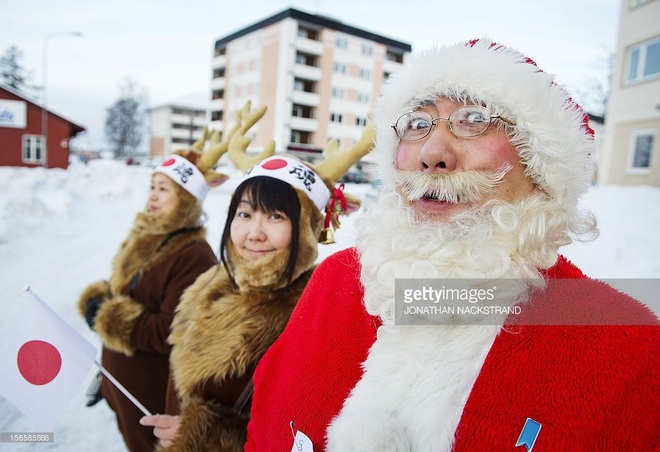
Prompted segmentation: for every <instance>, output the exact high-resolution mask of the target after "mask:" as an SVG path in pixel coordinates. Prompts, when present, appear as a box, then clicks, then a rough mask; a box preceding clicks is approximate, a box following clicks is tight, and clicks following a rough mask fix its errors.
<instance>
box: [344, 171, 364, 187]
mask: <svg viewBox="0 0 660 452" xmlns="http://www.w3.org/2000/svg"><path fill="white" fill-rule="evenodd" d="M339 182H344V183H351V184H362V183H364V182H366V179H365V177H364V174H362V171H360V170H348V171H346V172H345V173H344V175H343V176H342V177H341V178H339Z"/></svg>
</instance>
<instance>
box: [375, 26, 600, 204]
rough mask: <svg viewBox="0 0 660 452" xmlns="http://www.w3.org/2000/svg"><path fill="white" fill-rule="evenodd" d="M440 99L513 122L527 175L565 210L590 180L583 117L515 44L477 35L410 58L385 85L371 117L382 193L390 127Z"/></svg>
mask: <svg viewBox="0 0 660 452" xmlns="http://www.w3.org/2000/svg"><path fill="white" fill-rule="evenodd" d="M438 97H449V98H452V99H454V100H457V101H465V100H467V101H471V102H475V103H481V104H483V105H485V106H486V107H487V108H488V109H489V110H491V112H492V113H493V114H502V115H503V116H505V117H507V118H509V119H511V120H512V121H514V122H515V123H516V126H515V127H514V129H513V132H514V134H513V135H512V137H511V142H512V143H513V144H514V145H515V146H516V148H517V149H518V154H519V155H520V158H521V161H522V162H523V163H524V164H525V165H526V166H527V174H528V175H529V176H530V177H531V179H532V180H533V181H534V182H535V183H536V185H537V186H538V187H539V188H540V189H541V190H543V191H544V192H545V193H546V194H547V195H548V196H550V197H552V198H553V199H555V200H557V201H558V202H560V203H561V204H562V205H565V206H567V207H568V208H574V207H575V206H576V205H577V200H578V198H579V197H580V195H582V194H583V193H584V192H586V190H587V188H588V187H589V185H590V182H591V177H592V174H593V165H594V161H593V158H594V151H595V147H594V146H595V145H594V140H593V131H592V130H591V129H590V128H589V127H588V124H587V119H588V118H587V117H586V115H585V114H584V112H583V111H582V109H581V108H580V106H579V105H577V104H576V103H575V102H574V101H573V100H572V99H571V97H570V95H569V94H568V92H567V91H566V90H565V89H564V88H563V87H562V86H560V85H558V84H557V83H556V82H555V80H554V78H553V77H552V76H551V75H550V74H548V73H546V72H543V71H541V70H540V69H539V68H538V66H536V64H535V63H534V62H533V61H532V60H530V59H529V58H527V57H525V56H524V55H522V54H521V53H520V52H518V51H517V50H515V49H512V48H509V47H505V46H502V45H499V44H496V43H494V42H493V41H491V40H489V39H479V40H477V41H472V42H470V43H459V44H454V45H451V46H443V47H433V48H431V49H429V50H427V51H425V52H422V53H419V54H416V55H413V56H412V57H411V58H410V60H409V61H408V62H407V64H406V66H405V67H403V68H401V69H400V70H399V71H398V72H395V73H394V74H393V75H392V76H391V77H390V78H389V79H388V81H387V83H386V84H385V85H384V87H383V91H382V96H381V98H380V99H379V101H378V102H379V103H378V108H377V109H376V111H375V117H374V122H375V125H376V129H377V137H376V148H375V151H374V155H375V156H376V159H377V160H378V163H379V171H380V173H381V174H380V177H381V178H382V180H383V188H384V190H393V189H394V166H393V160H394V155H395V153H396V150H397V147H398V144H399V140H398V138H397V136H396V135H395V133H394V131H393V130H392V128H391V127H390V126H391V125H392V124H394V123H395V121H396V119H397V118H398V117H399V116H400V115H401V114H403V113H405V112H407V111H411V110H414V109H416V108H419V107H420V106H421V105H422V104H424V103H426V102H429V101H435V99H437V98H438Z"/></svg>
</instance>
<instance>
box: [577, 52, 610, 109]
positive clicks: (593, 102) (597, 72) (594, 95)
mask: <svg viewBox="0 0 660 452" xmlns="http://www.w3.org/2000/svg"><path fill="white" fill-rule="evenodd" d="M613 70H614V53H612V52H610V53H608V54H607V55H606V56H604V57H601V58H600V59H599V60H598V61H597V63H596V64H594V72H593V73H592V75H591V76H589V77H587V78H585V81H584V82H583V86H582V88H580V89H578V90H576V91H577V95H578V96H579V97H580V104H582V106H583V107H584V108H585V110H586V111H587V112H588V113H592V114H595V115H598V116H603V117H604V116H605V113H606V112H607V105H608V103H609V100H610V90H611V89H612V72H613Z"/></svg>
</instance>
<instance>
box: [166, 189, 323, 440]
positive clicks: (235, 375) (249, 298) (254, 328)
mask: <svg viewBox="0 0 660 452" xmlns="http://www.w3.org/2000/svg"><path fill="white" fill-rule="evenodd" d="M299 199H300V200H301V209H302V211H301V228H300V233H299V234H300V236H299V241H298V245H299V246H298V254H297V257H296V265H295V268H294V272H293V277H292V280H293V282H292V283H290V284H289V283H287V282H283V281H282V274H283V273H284V269H285V267H286V262H287V260H288V257H289V253H290V251H289V250H286V251H283V252H281V253H278V254H275V255H273V256H265V257H263V258H262V259H259V260H258V261H255V262H249V263H248V262H245V261H244V260H242V259H241V258H239V257H238V255H237V253H236V251H235V250H234V248H233V245H232V244H231V243H229V244H228V245H227V256H228V262H229V268H230V271H231V274H232V277H233V281H232V278H230V277H229V274H228V273H227V270H226V269H225V268H224V267H223V266H221V265H218V266H216V267H214V268H212V269H210V270H208V271H207V272H206V273H204V274H203V275H201V276H200V277H199V278H198V279H197V281H195V283H194V284H193V285H192V286H190V287H189V288H188V289H187V290H186V291H185V292H184V294H183V297H182V298H181V303H180V304H179V306H178V307H177V312H176V316H175V318H174V322H173V323H172V333H171V334H170V337H169V339H168V340H169V342H170V343H171V344H172V345H173V348H172V353H171V355H170V363H171V372H172V378H173V382H174V387H175V388H176V391H177V394H178V397H179V401H180V415H181V426H180V428H179V431H178V434H177V436H176V439H175V442H174V444H173V445H172V446H171V447H170V448H168V449H167V450H168V451H186V452H193V451H195V452H197V451H215V450H217V451H242V450H243V445H244V444H245V441H246V439H247V423H248V420H249V416H248V414H247V413H249V406H248V409H247V410H245V413H239V412H237V410H235V409H234V404H235V403H236V400H237V398H238V397H239V395H240V393H241V392H242V390H243V389H244V388H245V386H246V384H248V383H250V380H251V378H252V374H253V373H254V369H255V367H256V364H257V362H258V361H259V360H260V359H261V357H262V356H263V355H264V354H265V353H266V351H267V350H268V348H269V347H270V346H271V345H272V344H273V342H275V340H276V339H277V338H278V337H279V336H280V334H281V333H282V331H283V330H284V327H285V326H286V324H287V322H288V320H289V317H290V315H291V312H292V311H293V308H294V307H295V305H296V303H297V302H298V298H299V297H300V295H301V294H302V292H303V289H304V288H305V286H306V285H307V282H308V281H309V278H310V276H311V274H312V269H313V263H314V261H315V260H316V256H317V253H318V251H317V243H318V242H317V237H318V233H319V229H320V226H321V220H322V217H321V215H320V213H319V212H318V209H316V208H315V207H313V204H312V203H311V201H309V199H308V198H307V197H306V195H304V194H300V195H299Z"/></svg>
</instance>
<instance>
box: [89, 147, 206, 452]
mask: <svg viewBox="0 0 660 452" xmlns="http://www.w3.org/2000/svg"><path fill="white" fill-rule="evenodd" d="M185 152H186V151H184V153H185ZM187 155H188V157H189V158H190V156H193V155H194V154H193V153H189V152H188V153H187ZM207 188H208V186H207V180H206V177H205V175H204V174H203V173H202V171H201V170H200V169H199V168H198V167H197V166H196V165H195V164H194V163H193V162H191V161H190V160H189V159H188V158H184V157H183V156H182V155H171V156H170V157H169V158H167V159H166V160H165V161H164V162H163V163H161V164H160V165H159V166H158V167H156V169H155V170H154V172H153V174H152V177H151V188H150V192H149V199H148V202H147V205H146V208H145V210H144V211H143V212H140V213H138V214H137V216H136V218H135V222H134V224H133V227H132V229H131V230H130V232H129V234H128V237H127V238H126V240H125V241H124V242H123V243H122V245H121V247H120V249H119V252H118V253H117V255H116V256H115V258H114V262H113V265H112V274H111V276H110V279H109V280H108V281H105V280H104V281H99V282H96V283H94V284H91V285H89V286H88V287H87V288H86V289H85V290H84V292H83V293H82V295H81V297H80V299H79V301H78V308H79V311H80V313H81V315H82V316H84V317H85V318H86V320H87V321H88V323H89V325H90V327H92V328H93V329H94V330H95V331H96V332H97V333H98V335H99V337H100V339H101V341H102V343H103V350H102V358H101V362H102V365H103V366H104V368H105V369H106V370H107V371H109V372H110V374H112V375H113V376H114V377H115V378H116V379H117V380H118V381H119V382H120V383H121V384H122V385H123V386H124V387H125V388H126V389H127V390H128V391H129V392H130V393H131V394H132V395H134V396H135V397H136V398H137V399H138V400H139V401H140V402H141V403H142V404H143V405H144V406H145V407H146V408H147V409H148V410H149V411H151V412H154V413H158V412H163V411H164V409H165V393H166V388H167V380H168V374H169V353H170V348H171V347H170V344H168V343H167V341H166V339H167V336H168V334H169V330H170V325H171V322H172V319H173V318H174V310H175V308H176V306H177V304H178V303H179V300H180V297H181V294H182V293H183V291H184V289H186V288H187V287H188V286H189V285H190V284H192V283H193V282H194V281H195V279H196V278H197V277H198V276H199V275H200V274H202V273H203V272H205V271H206V270H208V269H209V268H210V267H212V266H213V265H215V264H216V263H217V259H216V257H215V255H214V253H213V250H212V249H211V247H210V246H209V244H208V243H207V241H206V237H205V230H204V228H203V227H202V226H201V221H200V219H201V216H202V201H203V199H204V196H205V194H206V191H207ZM101 390H102V395H103V397H104V398H105V399H106V400H107V402H108V404H109V405H110V407H111V408H112V410H114V411H115V413H116V417H117V424H118V428H119V430H120V432H121V434H122V435H123V438H124V441H125V443H126V446H127V447H128V449H129V450H131V451H132V452H137V451H152V450H153V449H154V447H155V445H156V441H157V440H156V438H155V437H154V436H153V433H152V431H151V430H150V429H148V428H144V427H142V426H140V425H139V423H138V421H139V419H140V418H141V417H142V413H141V411H140V410H139V409H138V408H137V407H136V406H135V405H133V403H132V402H131V401H129V399H128V398H126V396H124V395H123V394H122V393H121V392H120V391H119V390H118V389H117V388H116V387H115V386H114V385H113V384H112V383H111V382H110V381H108V380H106V379H105V378H104V379H103V381H102V383H101Z"/></svg>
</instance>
